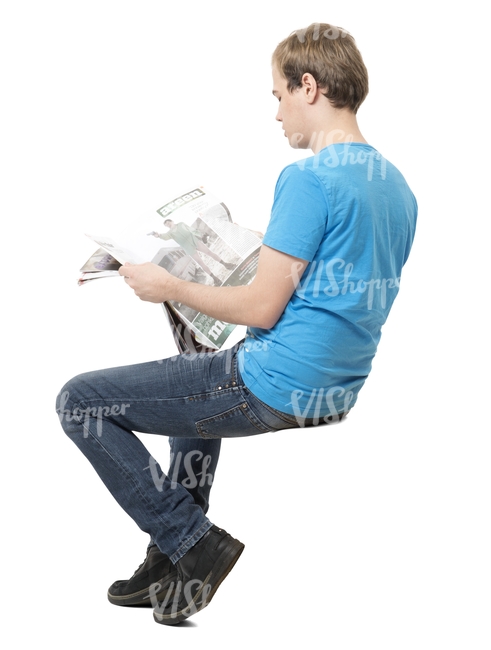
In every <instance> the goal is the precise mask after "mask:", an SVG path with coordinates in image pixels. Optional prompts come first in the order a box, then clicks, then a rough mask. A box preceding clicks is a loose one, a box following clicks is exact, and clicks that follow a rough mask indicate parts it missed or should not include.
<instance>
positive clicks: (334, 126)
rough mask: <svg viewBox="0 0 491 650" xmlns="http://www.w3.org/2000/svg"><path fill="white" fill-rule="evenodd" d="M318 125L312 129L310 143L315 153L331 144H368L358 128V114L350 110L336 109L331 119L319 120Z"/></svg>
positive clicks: (310, 147)
mask: <svg viewBox="0 0 491 650" xmlns="http://www.w3.org/2000/svg"><path fill="white" fill-rule="evenodd" d="M316 126H317V128H315V129H313V130H312V131H311V136H310V140H309V145H308V146H309V149H312V151H313V153H314V154H316V153H319V151H320V150H321V149H324V147H328V146H329V145H331V144H338V143H343V142H347V143H349V142H360V143H363V144H368V143H367V141H366V140H365V138H364V137H363V135H362V133H361V131H360V129H359V128H358V123H357V121H356V115H354V113H351V112H350V111H346V110H335V111H333V114H332V116H331V119H329V120H324V121H322V122H319V123H318V124H317V125H316Z"/></svg>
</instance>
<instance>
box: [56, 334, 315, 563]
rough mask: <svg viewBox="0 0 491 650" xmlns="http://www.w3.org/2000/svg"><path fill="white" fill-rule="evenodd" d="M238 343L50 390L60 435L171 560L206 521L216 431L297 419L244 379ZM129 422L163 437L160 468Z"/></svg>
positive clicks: (223, 434) (242, 432) (257, 428)
mask: <svg viewBox="0 0 491 650" xmlns="http://www.w3.org/2000/svg"><path fill="white" fill-rule="evenodd" d="M239 345H240V344H238V345H236V346H235V347H234V348H231V349H230V350H224V351H220V352H216V353H211V354H193V355H178V356H175V357H171V358H169V359H164V360H163V361H154V362H149V363H143V364H137V365H133V366H125V367H120V368H111V369H108V370H100V371H95V372H89V373H85V374H82V375H78V376H77V377H75V378H74V379H72V380H70V381H69V382H68V383H67V384H66V385H65V386H64V387H63V388H62V390H61V391H60V394H59V395H58V400H57V411H58V415H59V418H60V422H61V424H62V427H63V429H64V430H65V432H66V433H67V435H68V436H69V437H70V438H71V439H72V440H73V442H74V443H75V444H76V445H77V446H78V447H79V449H80V450H81V451H82V452H83V453H84V454H85V456H86V457H87V458H88V460H89V461H90V462H91V464H92V465H93V467H94V468H95V470H96V471H97V473H98V474H99V476H100V478H101V479H102V481H103V482H104V483H105V485H106V486H107V488H108V489H109V490H110V492H111V493H112V495H113V496H114V498H115V499H116V500H117V501H118V503H119V504H120V505H121V506H122V508H123V509H124V510H125V511H126V512H127V513H128V514H129V515H130V516H131V517H132V518H133V519H134V521H135V522H136V523H137V524H138V526H139V527H140V528H141V529H142V530H144V531H146V532H147V533H148V534H149V535H150V537H151V539H152V540H153V542H154V543H155V544H157V546H158V547H159V548H160V550H161V551H162V552H163V553H166V554H167V555H168V556H169V557H170V559H171V560H172V561H173V562H174V563H175V562H177V561H178V560H179V559H180V558H181V557H182V556H183V555H184V554H185V553H186V552H187V551H188V550H189V549H190V548H191V547H192V546H194V544H196V542H198V541H199V539H200V538H201V537H202V536H203V535H204V534H205V533H206V532H207V531H208V530H209V528H210V527H211V526H212V523H211V521H210V520H209V519H208V518H207V517H206V515H205V513H206V511H207V509H208V499H209V492H210V488H211V484H212V481H213V476H214V473H215V470H216V466H217V462H218V457H219V453H220V444H221V439H222V438H235V437H241V436H253V435H257V434H259V433H265V432H267V431H272V430H279V429H287V428H292V427H297V426H299V425H298V423H297V421H296V420H295V417H294V416H292V415H288V414H284V413H280V412H278V411H276V410H275V409H272V408H270V407H269V406H266V405H265V404H263V402H261V401H259V400H258V399H257V398H256V397H255V396H254V395H253V394H252V393H251V392H250V391H249V390H248V389H247V387H246V386H245V385H244V383H243V381H242V379H241V377H240V373H239V371H238V367H237V366H238V364H237V358H236V354H237V349H238V346H239ZM307 424H309V423H308V422H307ZM135 431H136V432H141V433H152V434H159V435H165V436H168V437H169V441H170V447H171V463H170V468H169V471H168V473H167V474H164V473H163V472H162V470H161V469H160V466H159V465H158V463H157V462H156V461H155V459H153V458H152V456H151V455H150V454H149V452H148V451H147V450H146V449H145V447H144V445H143V444H142V442H141V441H140V439H139V438H138V437H137V435H135V433H134V432H135Z"/></svg>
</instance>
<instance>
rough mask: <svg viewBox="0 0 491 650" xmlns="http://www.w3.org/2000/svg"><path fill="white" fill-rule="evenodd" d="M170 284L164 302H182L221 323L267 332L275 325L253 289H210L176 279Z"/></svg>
mask: <svg viewBox="0 0 491 650" xmlns="http://www.w3.org/2000/svg"><path fill="white" fill-rule="evenodd" d="M169 284H171V285H172V287H171V288H170V291H167V295H168V297H167V298H166V299H167V300H175V301H177V302H182V303H184V304H185V305H187V306H188V307H191V309H196V311H199V312H203V313H204V314H207V315H208V316H212V317H213V318H216V319H218V320H221V321H223V322H224V323H234V324H236V325H248V326H250V327H261V328H264V329H268V328H270V327H272V326H273V325H274V322H276V319H274V317H272V315H271V314H270V313H268V312H269V310H268V308H267V304H265V302H266V301H265V299H264V297H262V296H261V295H260V293H259V292H258V291H257V289H256V288H255V287H254V286H251V285H246V286H238V287H211V286H208V285H202V284H197V283H195V282H187V281H186V280H180V279H179V278H173V280H172V281H171V282H170V283H169ZM273 320H274V322H273Z"/></svg>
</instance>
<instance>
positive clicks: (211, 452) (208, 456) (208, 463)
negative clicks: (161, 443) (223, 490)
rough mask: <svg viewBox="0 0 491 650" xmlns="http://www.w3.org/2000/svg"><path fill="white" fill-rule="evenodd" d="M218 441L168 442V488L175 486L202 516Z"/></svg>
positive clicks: (217, 450)
mask: <svg viewBox="0 0 491 650" xmlns="http://www.w3.org/2000/svg"><path fill="white" fill-rule="evenodd" d="M221 444H222V441H221V439H219V438H216V439H214V440H203V439H202V438H169V445H170V465H169V471H168V476H169V478H170V480H171V485H174V484H175V483H179V484H180V485H182V486H183V487H184V488H186V490H187V491H188V492H189V493H190V495H191V496H192V497H193V499H194V502H195V503H196V504H197V505H198V506H199V507H200V508H201V509H202V510H203V512H204V513H205V514H206V513H207V512H208V508H209V506H210V491H211V487H212V485H213V481H214V479H215V472H216V468H217V465H218V459H219V457H220V448H221Z"/></svg>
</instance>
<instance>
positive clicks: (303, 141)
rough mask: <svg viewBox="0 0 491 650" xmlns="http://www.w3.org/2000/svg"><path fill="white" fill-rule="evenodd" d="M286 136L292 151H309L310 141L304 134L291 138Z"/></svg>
mask: <svg viewBox="0 0 491 650" xmlns="http://www.w3.org/2000/svg"><path fill="white" fill-rule="evenodd" d="M285 136H286V137H287V138H288V142H289V144H290V147H292V149H308V146H309V141H308V139H307V138H306V137H305V136H304V134H303V133H294V134H293V135H291V136H289V135H287V134H286V133H285Z"/></svg>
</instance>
